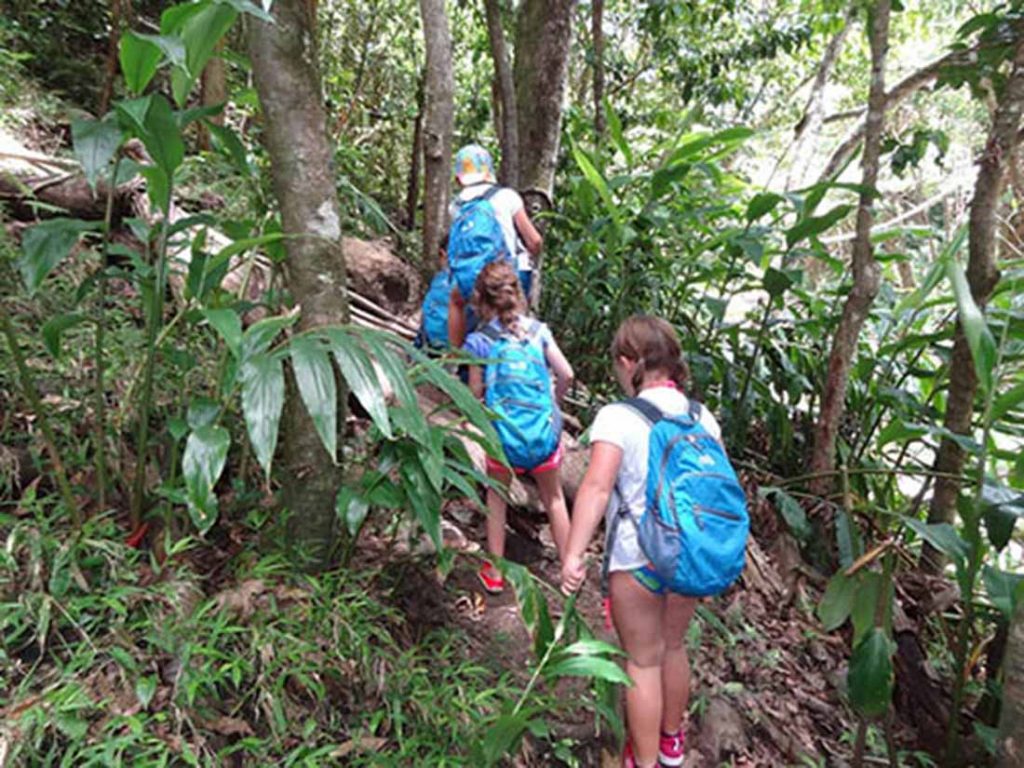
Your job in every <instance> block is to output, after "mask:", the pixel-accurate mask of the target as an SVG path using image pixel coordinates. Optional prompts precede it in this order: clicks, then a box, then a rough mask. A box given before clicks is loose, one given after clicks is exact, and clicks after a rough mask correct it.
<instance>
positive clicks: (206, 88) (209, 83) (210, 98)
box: [199, 40, 228, 150]
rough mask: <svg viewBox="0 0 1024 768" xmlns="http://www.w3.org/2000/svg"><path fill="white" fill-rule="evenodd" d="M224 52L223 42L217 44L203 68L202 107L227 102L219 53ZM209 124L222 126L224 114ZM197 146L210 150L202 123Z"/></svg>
mask: <svg viewBox="0 0 1024 768" xmlns="http://www.w3.org/2000/svg"><path fill="white" fill-rule="evenodd" d="M223 51H224V41H223V40H221V41H220V42H218V43H217V47H216V48H215V49H214V53H213V56H212V57H211V58H210V60H209V61H208V62H206V66H205V67H204V68H203V76H202V78H201V80H200V92H201V93H202V102H203V106H204V107H212V106H216V105H217V104H223V103H224V102H225V101H227V100H228V85H227V79H226V72H225V68H224V59H222V58H221V53H223ZM209 120H210V122H211V123H214V124H216V125H224V114H223V113H221V114H219V115H213V116H212V117H210V118H209ZM199 146H200V147H201V148H202V149H204V150H209V149H210V132H209V131H208V130H207V129H206V126H205V125H203V124H202V123H200V124H199Z"/></svg>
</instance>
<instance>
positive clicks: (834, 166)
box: [818, 48, 977, 182]
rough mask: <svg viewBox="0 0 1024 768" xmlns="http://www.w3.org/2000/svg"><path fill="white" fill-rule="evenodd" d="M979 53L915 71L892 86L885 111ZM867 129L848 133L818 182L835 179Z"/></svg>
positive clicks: (946, 59) (831, 118)
mask: <svg viewBox="0 0 1024 768" xmlns="http://www.w3.org/2000/svg"><path fill="white" fill-rule="evenodd" d="M976 54H977V49H976V48H969V49H966V50H960V51H953V52H952V53H948V54H946V55H945V56H943V57H942V58H940V59H936V60H935V61H933V62H932V63H931V64H929V65H927V66H925V67H922V68H921V69H919V70H917V71H916V72H911V73H910V74H909V75H907V76H906V77H905V78H903V79H902V80H900V81H899V82H898V83H896V85H894V86H893V87H892V90H891V91H889V92H888V93H887V94H885V106H884V108H883V109H885V110H889V109H892V108H893V107H895V106H896V105H897V104H899V103H900V102H901V101H903V100H904V99H906V98H907V97H908V96H910V95H912V94H914V93H917V92H918V91H919V90H921V89H922V88H924V87H925V86H926V85H928V84H929V83H931V82H932V81H933V80H935V78H937V77H938V76H939V74H940V73H941V72H942V70H943V68H944V67H949V66H956V65H963V64H968V63H970V61H971V60H972V59H971V57H973V56H975V55H976ZM859 114H861V112H860V111H853V112H841V113H839V114H838V115H829V116H828V117H826V118H825V119H824V122H826V123H829V122H833V121H834V120H837V119H844V118H847V117H855V116H856V115H859ZM866 126H867V124H866V123H865V122H862V123H860V124H859V125H857V127H856V128H854V129H853V130H852V131H850V133H849V134H847V136H846V138H845V139H843V141H842V143H841V144H840V145H839V146H838V147H836V149H835V150H834V151H833V152H832V156H831V157H830V158H829V160H828V163H827V164H826V165H825V170H823V171H822V172H821V175H820V176H819V177H818V181H819V182H822V181H828V180H829V179H830V178H832V176H834V175H835V174H836V173H837V172H838V171H839V169H840V168H842V166H843V164H844V163H845V162H846V161H847V160H849V158H850V156H851V155H852V154H853V153H854V152H856V151H857V148H858V147H859V146H860V145H861V142H862V141H863V140H864V133H865V130H866Z"/></svg>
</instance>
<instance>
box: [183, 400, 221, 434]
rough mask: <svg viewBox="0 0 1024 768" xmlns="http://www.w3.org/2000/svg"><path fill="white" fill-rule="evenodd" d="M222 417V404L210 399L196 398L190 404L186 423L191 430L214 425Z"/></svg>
mask: <svg viewBox="0 0 1024 768" xmlns="http://www.w3.org/2000/svg"><path fill="white" fill-rule="evenodd" d="M219 415H220V404H219V403H218V402H217V401H216V400H212V399H210V398H209V397H196V398H193V400H192V402H190V403H189V404H188V413H187V414H186V417H185V421H186V423H187V424H188V426H189V428H190V429H199V428H200V427H208V426H210V425H212V424H213V423H214V422H215V421H216V420H217V416H219Z"/></svg>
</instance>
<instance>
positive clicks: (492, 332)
mask: <svg viewBox="0 0 1024 768" xmlns="http://www.w3.org/2000/svg"><path fill="white" fill-rule="evenodd" d="M478 330H479V332H480V333H482V334H483V335H484V336H486V337H487V338H488V339H490V340H491V341H498V340H499V339H502V338H504V337H505V334H504V333H502V332H501V331H499V330H498V329H497V328H495V327H494V326H493V325H491V323H490V322H487V323H484V327H483V328H480V329H478Z"/></svg>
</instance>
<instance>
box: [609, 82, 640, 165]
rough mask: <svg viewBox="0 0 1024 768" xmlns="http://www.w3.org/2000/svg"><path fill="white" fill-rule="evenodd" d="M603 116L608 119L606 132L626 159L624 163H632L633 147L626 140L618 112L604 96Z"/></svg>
mask: <svg viewBox="0 0 1024 768" xmlns="http://www.w3.org/2000/svg"><path fill="white" fill-rule="evenodd" d="M602 107H603V108H604V114H605V117H607V119H608V133H609V134H610V135H611V137H612V141H614V142H615V146H616V147H617V148H618V150H619V152H621V153H622V156H623V157H624V158H625V159H626V165H627V166H632V165H633V149H632V148H631V147H630V146H629V142H628V141H626V137H625V135H624V134H623V132H622V121H621V120H620V119H619V113H618V112H616V111H615V109H614V108H613V107H612V105H611V102H610V101H609V100H608V99H607V98H605V100H604V104H602Z"/></svg>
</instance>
